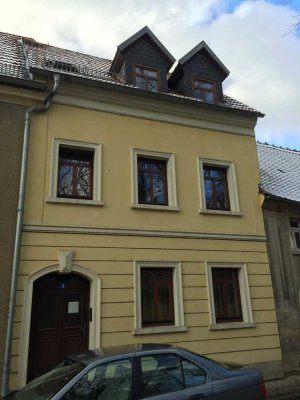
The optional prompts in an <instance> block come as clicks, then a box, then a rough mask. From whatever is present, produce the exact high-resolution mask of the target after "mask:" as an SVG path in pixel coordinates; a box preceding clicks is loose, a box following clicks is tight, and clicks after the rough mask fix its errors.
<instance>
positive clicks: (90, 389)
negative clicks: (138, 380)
mask: <svg viewBox="0 0 300 400" xmlns="http://www.w3.org/2000/svg"><path fill="white" fill-rule="evenodd" d="M131 377H132V367H131V360H119V361H115V362H110V363H106V364H102V365H99V366H98V367H95V368H93V369H92V370H91V371H89V372H88V373H87V374H86V375H84V376H83V377H82V378H81V379H80V380H79V381H78V382H77V383H75V385H74V386H73V387H72V388H71V389H70V390H69V391H68V392H67V393H66V394H65V395H64V396H63V398H62V399H64V400H69V399H84V400H90V399H97V400H108V399H110V400H117V399H118V400H119V399H122V400H129V399H130V393H131Z"/></svg>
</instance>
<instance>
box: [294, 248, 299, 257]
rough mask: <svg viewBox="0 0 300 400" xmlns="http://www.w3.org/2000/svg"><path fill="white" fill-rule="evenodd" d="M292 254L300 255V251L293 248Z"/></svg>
mask: <svg viewBox="0 0 300 400" xmlns="http://www.w3.org/2000/svg"><path fill="white" fill-rule="evenodd" d="M292 253H293V254H294V255H295V256H297V255H300V249H293V248H292Z"/></svg>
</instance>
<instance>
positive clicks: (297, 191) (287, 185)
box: [257, 143, 300, 202]
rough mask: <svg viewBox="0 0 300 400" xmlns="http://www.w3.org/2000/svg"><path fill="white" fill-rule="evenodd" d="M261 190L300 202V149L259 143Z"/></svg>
mask: <svg viewBox="0 0 300 400" xmlns="http://www.w3.org/2000/svg"><path fill="white" fill-rule="evenodd" d="M257 153H258V160H259V166H260V175H261V191H262V192H263V193H265V194H269V195H271V196H273V197H275V198H280V199H286V200H289V201H296V202H300V151H297V150H290V149H285V148H281V147H276V146H273V145H269V144H262V143H257Z"/></svg>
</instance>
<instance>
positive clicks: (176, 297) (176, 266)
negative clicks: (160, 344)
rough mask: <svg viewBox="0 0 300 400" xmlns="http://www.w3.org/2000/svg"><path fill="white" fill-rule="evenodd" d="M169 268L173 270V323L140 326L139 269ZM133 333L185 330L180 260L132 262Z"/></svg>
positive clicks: (143, 333) (144, 333)
mask: <svg viewBox="0 0 300 400" xmlns="http://www.w3.org/2000/svg"><path fill="white" fill-rule="evenodd" d="M142 268H171V269H172V270H173V301H174V319H175V323H174V325H166V326H151V327H144V328H143V327H142V302H141V269H142ZM134 305H135V319H134V331H133V333H134V335H146V334H151V333H167V332H185V331H187V328H186V327H185V326H184V311H183V295H182V279H181V263H180V262H165V261H164V262H159V261H155V262H153V261H135V262H134Z"/></svg>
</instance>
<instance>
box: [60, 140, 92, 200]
mask: <svg viewBox="0 0 300 400" xmlns="http://www.w3.org/2000/svg"><path fill="white" fill-rule="evenodd" d="M93 160H94V153H93V152H91V151H84V150H75V149H68V148H63V147H62V148H60V149H59V164H58V182H57V196H58V197H73V198H88V199H91V198H92V191H93V187H92V182H93V175H92V174H93Z"/></svg>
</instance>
